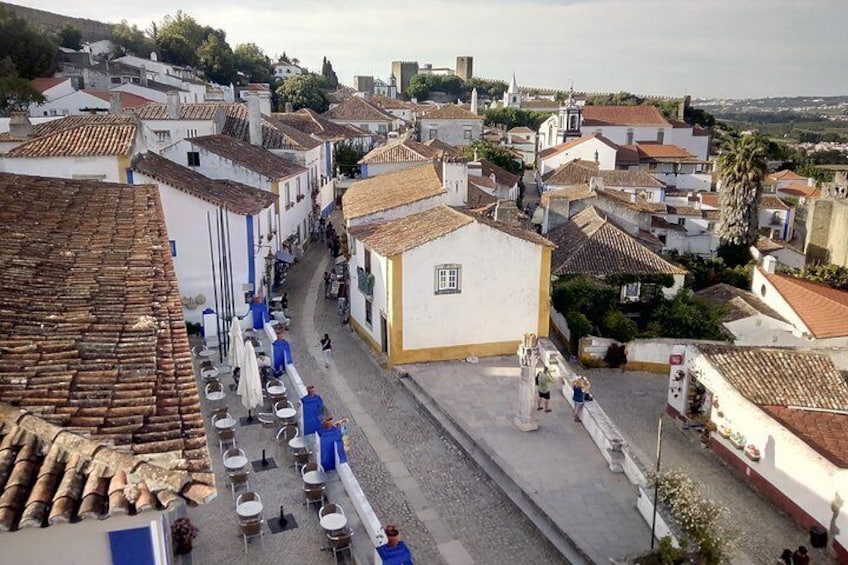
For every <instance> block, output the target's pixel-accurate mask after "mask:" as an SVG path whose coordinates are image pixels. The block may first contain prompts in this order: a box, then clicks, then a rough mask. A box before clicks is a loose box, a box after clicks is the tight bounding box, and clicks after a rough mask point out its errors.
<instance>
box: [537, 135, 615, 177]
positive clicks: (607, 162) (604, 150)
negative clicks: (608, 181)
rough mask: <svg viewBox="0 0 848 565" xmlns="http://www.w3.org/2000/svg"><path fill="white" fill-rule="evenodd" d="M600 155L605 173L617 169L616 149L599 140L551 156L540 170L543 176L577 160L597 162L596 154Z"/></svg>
mask: <svg viewBox="0 0 848 565" xmlns="http://www.w3.org/2000/svg"><path fill="white" fill-rule="evenodd" d="M596 151H597V153H598V162H599V163H600V168H601V169H603V170H605V171H611V170H613V169H615V157H616V153H617V151H616V150H615V148H613V147H610V146H609V145H607V144H606V143H604V142H603V141H600V140H598V139H589V140H586V141H584V142H583V143H580V144H578V145H576V146H574V147H572V148H571V149H567V150H565V151H562V152H561V153H557V154H556V155H551V156H550V157H547V158H545V159H543V160H541V163H540V169H541V171H542V174H545V173H547V172H548V171H553V170H555V169H556V168H557V167H561V166H562V165H565V164H566V163H568V162H570V161H574V160H575V159H582V160H584V161H592V162H594V161H595V152H596Z"/></svg>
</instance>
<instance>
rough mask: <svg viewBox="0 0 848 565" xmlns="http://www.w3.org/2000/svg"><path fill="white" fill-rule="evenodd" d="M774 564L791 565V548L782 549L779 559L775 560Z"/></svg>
mask: <svg viewBox="0 0 848 565" xmlns="http://www.w3.org/2000/svg"><path fill="white" fill-rule="evenodd" d="M775 565H792V550H791V549H784V550H783V553H781V554H780V559H778V560H777V561H775Z"/></svg>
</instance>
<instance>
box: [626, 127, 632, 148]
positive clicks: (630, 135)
mask: <svg viewBox="0 0 848 565" xmlns="http://www.w3.org/2000/svg"><path fill="white" fill-rule="evenodd" d="M624 144H625V145H633V130H632V129H628V130H627V140H626V141H625V142H624Z"/></svg>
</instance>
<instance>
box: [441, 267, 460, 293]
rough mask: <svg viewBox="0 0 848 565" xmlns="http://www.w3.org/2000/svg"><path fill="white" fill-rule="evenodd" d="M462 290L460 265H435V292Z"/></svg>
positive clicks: (457, 291)
mask: <svg viewBox="0 0 848 565" xmlns="http://www.w3.org/2000/svg"><path fill="white" fill-rule="evenodd" d="M461 291H462V267H461V266H460V265H454V264H448V265H437V266H436V281H435V292H436V294H457V293H459V292H461Z"/></svg>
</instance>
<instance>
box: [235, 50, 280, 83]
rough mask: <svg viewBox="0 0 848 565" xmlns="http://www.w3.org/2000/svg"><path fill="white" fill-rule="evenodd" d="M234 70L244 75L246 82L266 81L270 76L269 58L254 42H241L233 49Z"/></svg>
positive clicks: (270, 79) (269, 80)
mask: <svg viewBox="0 0 848 565" xmlns="http://www.w3.org/2000/svg"><path fill="white" fill-rule="evenodd" d="M233 58H234V64H235V68H236V71H238V72H239V73H241V74H242V75H244V77H245V79H246V80H247V82H267V83H270V82H271V81H272V80H273V77H272V76H271V59H269V58H268V55H266V54H265V52H264V51H262V49H261V48H260V47H259V46H258V45H256V44H255V43H241V44H239V45H237V46H236V48H235V49H234V50H233Z"/></svg>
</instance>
